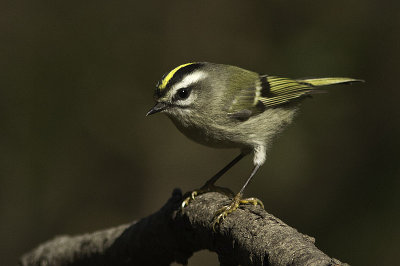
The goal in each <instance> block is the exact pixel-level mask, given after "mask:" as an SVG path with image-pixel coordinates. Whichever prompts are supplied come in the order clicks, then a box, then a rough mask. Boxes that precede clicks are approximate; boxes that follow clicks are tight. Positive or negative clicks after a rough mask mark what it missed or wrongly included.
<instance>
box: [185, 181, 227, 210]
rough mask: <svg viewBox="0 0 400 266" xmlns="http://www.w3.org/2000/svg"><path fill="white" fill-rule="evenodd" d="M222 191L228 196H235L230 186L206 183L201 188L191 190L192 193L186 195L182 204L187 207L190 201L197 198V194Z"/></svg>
mask: <svg viewBox="0 0 400 266" xmlns="http://www.w3.org/2000/svg"><path fill="white" fill-rule="evenodd" d="M211 191H214V192H220V193H222V194H224V195H227V196H228V197H233V195H234V194H233V192H232V191H231V190H230V189H229V188H224V187H217V186H214V185H207V184H206V185H204V186H202V187H201V188H200V189H198V190H193V191H192V192H190V195H189V196H188V197H186V198H185V199H184V200H183V201H182V204H181V207H182V208H185V207H186V206H188V205H189V203H190V202H191V201H192V200H194V199H195V197H196V196H198V195H201V194H204V193H207V192H211Z"/></svg>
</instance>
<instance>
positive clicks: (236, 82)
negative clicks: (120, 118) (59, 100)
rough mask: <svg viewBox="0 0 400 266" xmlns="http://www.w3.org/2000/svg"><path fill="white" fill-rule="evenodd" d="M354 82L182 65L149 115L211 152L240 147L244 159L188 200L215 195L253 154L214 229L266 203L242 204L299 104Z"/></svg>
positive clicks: (163, 83)
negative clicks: (243, 207) (246, 207)
mask: <svg viewBox="0 0 400 266" xmlns="http://www.w3.org/2000/svg"><path fill="white" fill-rule="evenodd" d="M359 81H362V80H359V79H352V78H312V79H289V78H283V77H278V76H270V75H260V74H258V73H256V72H252V71H249V70H245V69H242V68H239V67H236V66H230V65H223V64H215V63H207V62H197V63H187V64H183V65H180V66H178V67H176V68H174V69H173V70H171V71H170V72H168V73H166V74H165V75H164V76H163V77H162V79H161V80H160V81H159V82H158V83H157V85H156V91H155V95H154V98H155V101H156V105H155V106H154V107H153V108H152V109H150V111H149V112H148V113H147V115H151V114H155V113H158V112H163V113H165V114H166V115H167V116H168V117H169V118H170V119H171V120H172V122H173V123H174V124H175V126H176V127H177V128H178V129H179V130H180V131H181V132H182V133H183V134H184V135H186V136H187V137H188V138H190V139H192V140H194V141H196V142H198V143H201V144H204V145H207V146H211V147H218V148H238V149H240V151H241V152H240V154H239V155H238V156H237V157H236V158H235V159H233V161H231V162H230V163H229V164H228V165H227V166H225V167H224V168H223V169H222V170H221V171H219V172H218V173H217V174H216V175H215V176H213V177H212V178H211V179H210V180H208V181H207V182H206V183H205V185H204V186H203V187H201V188H200V189H199V190H195V191H193V192H192V194H191V197H189V198H187V199H185V200H184V201H183V203H182V207H185V206H186V205H187V204H189V202H190V200H192V199H194V198H195V196H196V195H197V194H198V193H204V192H207V191H213V190H214V189H216V187H215V186H214V184H215V182H216V181H217V180H218V179H219V178H220V177H221V176H222V175H223V174H224V173H225V172H226V171H228V170H229V169H230V168H231V167H232V166H233V165H235V164H236V163H237V162H238V161H240V160H241V159H242V158H243V157H244V156H246V155H248V154H250V153H253V163H254V168H253V170H252V172H251V174H250V176H249V178H248V179H247V181H246V183H245V184H244V185H243V187H242V189H241V190H240V191H239V193H237V194H236V196H234V197H233V199H232V202H231V203H230V204H229V205H227V206H224V207H223V208H222V209H220V210H218V211H217V213H216V214H215V219H214V222H213V227H214V226H215V225H216V224H218V223H219V222H220V221H222V220H223V219H225V217H226V216H227V215H228V214H229V213H231V212H233V211H234V210H236V209H237V208H238V207H239V205H240V204H249V203H250V204H254V205H257V204H260V205H262V203H261V201H260V200H258V199H256V198H249V199H242V195H243V191H244V189H245V188H246V186H247V185H248V183H249V182H250V181H251V179H252V178H253V176H254V175H255V174H256V172H257V170H258V169H259V168H260V166H261V165H263V164H264V162H265V159H266V152H267V150H268V147H269V146H270V144H271V142H272V140H273V138H274V136H276V135H277V134H278V133H280V132H281V131H282V130H283V129H284V128H285V126H286V125H288V124H290V123H291V122H292V120H293V118H294V116H295V114H296V112H297V110H298V108H299V102H300V101H301V100H303V99H304V98H306V97H307V96H310V95H311V94H315V93H318V92H321V91H323V90H321V89H320V88H319V87H320V86H325V85H333V84H349V83H353V82H359Z"/></svg>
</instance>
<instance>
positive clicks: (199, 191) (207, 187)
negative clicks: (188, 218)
mask: <svg viewBox="0 0 400 266" xmlns="http://www.w3.org/2000/svg"><path fill="white" fill-rule="evenodd" d="M245 155H246V154H245V153H243V152H241V153H240V154H239V155H238V156H237V157H235V159H233V160H232V161H231V162H230V163H228V164H227V165H226V166H225V167H224V168H222V169H221V170H220V171H219V172H218V173H216V174H215V175H214V176H213V177H211V178H210V179H209V180H208V181H207V182H206V183H205V184H204V185H203V186H202V187H201V188H200V189H196V190H193V191H192V192H191V193H190V196H189V197H186V198H185V200H183V202H182V208H184V207H185V206H187V205H189V202H190V201H191V200H194V198H195V197H196V196H197V195H199V194H203V193H206V192H209V191H218V192H222V193H224V194H228V195H229V196H230V197H232V196H233V195H234V194H233V193H232V191H231V190H229V189H227V188H222V187H217V186H215V185H214V184H215V182H217V180H218V179H219V178H220V177H221V176H222V175H223V174H225V173H226V172H227V171H228V170H229V169H231V168H232V167H233V166H234V165H235V164H236V163H237V162H239V161H240V160H241V159H242V158H243V157H244V156H245Z"/></svg>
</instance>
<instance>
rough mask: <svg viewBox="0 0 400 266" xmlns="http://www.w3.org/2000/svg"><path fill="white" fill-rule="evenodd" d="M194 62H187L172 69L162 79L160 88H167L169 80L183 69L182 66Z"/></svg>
mask: <svg viewBox="0 0 400 266" xmlns="http://www.w3.org/2000/svg"><path fill="white" fill-rule="evenodd" d="M192 64H194V63H187V64H183V65H180V66H177V67H176V68H174V69H172V70H171V71H170V72H169V73H168V75H167V76H166V77H165V78H164V79H163V80H162V82H161V85H160V87H159V89H160V90H163V89H165V87H166V86H167V84H168V82H169V81H170V80H171V79H172V77H173V76H174V75H175V73H176V72H177V71H178V70H179V69H181V68H182V67H185V66H188V65H192Z"/></svg>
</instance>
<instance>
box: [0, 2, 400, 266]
mask: <svg viewBox="0 0 400 266" xmlns="http://www.w3.org/2000/svg"><path fill="white" fill-rule="evenodd" d="M397 3H398V2H397V1H374V0H363V1H361V0H338V1H316V0H310V1H268V2H267V1H264V2H261V1H232V0H229V1H228V0H226V1H196V2H195V1H9V0H6V1H4V0H3V1H1V2H0V14H1V15H0V27H1V28H0V40H1V41H0V65H1V71H0V264H1V265H13V264H15V262H16V260H17V258H18V256H20V255H21V254H22V253H24V252H26V251H28V250H30V249H31V248H33V247H35V246H36V245H37V244H39V243H40V242H42V241H45V240H47V239H49V238H52V237H54V236H55V235H59V234H80V233H83V232H90V231H94V230H98V229H102V228H107V227H110V226H114V225H118V224H121V223H126V222H128V221H131V220H135V219H138V218H140V217H143V216H145V215H148V214H150V213H152V212H154V211H156V210H157V209H158V208H159V207H160V206H161V204H162V203H163V202H164V201H165V200H166V199H167V198H168V197H169V195H170V194H171V192H172V190H173V188H175V187H180V188H182V189H183V190H185V191H186V190H189V189H193V188H195V187H198V186H200V185H201V184H202V183H203V182H204V181H205V180H206V179H207V178H208V177H210V176H211V175H212V174H214V173H215V172H216V171H217V170H219V169H220V168H221V167H222V166H223V165H224V164H225V163H226V162H228V161H229V160H230V159H231V158H233V157H234V156H235V155H236V154H237V151H232V150H216V149H211V148H207V147H203V146H200V145H198V144H195V143H192V142H191V141H189V140H188V139H186V138H185V137H183V136H182V135H181V134H180V133H178V131H177V130H176V129H175V127H174V126H173V125H172V123H171V122H170V121H168V119H167V118H166V117H164V116H163V115H158V116H152V117H149V118H145V116H144V114H145V113H146V112H147V111H148V109H149V108H150V107H151V106H152V105H153V100H152V95H153V89H154V85H155V83H156V82H157V80H158V79H159V78H160V77H161V76H162V74H164V72H166V71H168V70H170V69H171V68H173V67H175V66H176V65H179V64H181V63H185V62H191V61H210V62H218V63H226V64H233V65H238V66H241V67H244V68H248V69H251V70H254V71H257V72H261V73H266V74H275V75H283V76H287V77H292V78H299V77H310V76H311V77H313V76H314V77H319V76H350V77H355V78H363V79H365V80H366V81H367V83H365V84H357V85H354V86H338V87H335V88H332V89H331V90H330V93H329V94H324V95H317V96H315V97H314V98H313V99H310V100H307V101H305V102H304V104H303V108H302V113H301V115H300V116H299V117H298V119H297V120H296V123H294V125H292V126H291V127H290V128H289V129H288V130H286V131H285V132H284V133H283V134H282V135H281V137H280V138H279V139H278V140H277V141H276V143H275V145H274V146H273V148H272V150H271V151H270V152H269V154H268V160H267V163H266V165H265V166H264V167H263V168H262V169H261V171H260V172H259V173H258V176H257V177H256V178H255V180H254V181H253V183H252V184H251V185H250V187H249V188H248V190H247V191H246V194H247V195H251V196H257V197H259V198H261V199H262V200H263V201H264V204H265V206H266V209H267V210H268V211H270V212H271V213H273V214H274V215H276V216H278V217H280V218H281V219H283V220H284V221H285V222H287V223H288V224H290V225H292V226H294V227H296V228H297V229H298V230H299V231H301V232H303V233H307V234H309V235H311V236H314V237H316V239H317V246H318V247H319V248H321V249H322V250H323V251H325V252H326V253H328V254H329V255H331V256H334V257H336V258H339V259H341V260H343V261H346V262H349V263H351V264H354V265H394V264H395V263H396V262H398V259H397V258H398V251H399V244H398V243H399V239H400V230H399V223H400V212H399V203H400V200H399V199H400V197H399V192H400V179H399V174H400V171H399V170H400V169H399V164H398V163H399V160H398V148H399V129H400V125H399V111H398V110H399V107H398V106H397V105H398V100H399V97H400V88H399V85H398V84H399V83H398V79H399V74H400V73H399V62H400V50H399V47H400V43H399V41H400V34H399V33H400V32H399V28H400V21H399V18H398V17H399V16H398V14H399V13H398V12H399V4H397ZM250 169H251V160H250V158H247V159H245V160H244V161H243V162H241V163H240V164H239V165H238V166H236V167H235V168H234V170H233V171H232V172H230V173H229V174H228V175H226V176H224V178H223V179H222V180H221V182H220V183H219V184H221V185H226V186H229V187H230V188H232V189H233V190H234V191H237V190H238V189H239V188H240V187H241V185H242V184H243V182H244V181H245V179H246V178H247V176H248V174H249V171H250ZM203 259H209V260H210V262H209V263H208V264H209V265H217V264H218V262H217V259H216V256H215V255H214V254H210V253H208V252H206V251H203V252H200V254H196V255H195V257H194V258H193V259H192V260H190V261H189V265H202V264H204V262H201V260H203Z"/></svg>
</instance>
